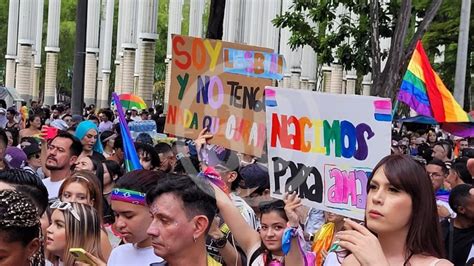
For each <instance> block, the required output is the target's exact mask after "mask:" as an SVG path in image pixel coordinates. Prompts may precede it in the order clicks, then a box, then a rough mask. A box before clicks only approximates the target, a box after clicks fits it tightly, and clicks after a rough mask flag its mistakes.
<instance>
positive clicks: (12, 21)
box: [5, 0, 20, 88]
mask: <svg viewBox="0 0 474 266" xmlns="http://www.w3.org/2000/svg"><path fill="white" fill-rule="evenodd" d="M19 8H20V0H10V3H9V6H8V35H7V53H6V55H5V59H6V60H7V63H6V69H5V70H6V72H5V86H6V87H11V88H14V87H15V72H16V71H15V70H16V62H15V60H16V58H17V47H18V12H19Z"/></svg>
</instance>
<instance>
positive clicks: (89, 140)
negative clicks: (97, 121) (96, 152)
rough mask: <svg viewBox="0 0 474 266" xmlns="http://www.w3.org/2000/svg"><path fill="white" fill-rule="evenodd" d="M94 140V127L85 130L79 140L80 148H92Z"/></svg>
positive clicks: (95, 135)
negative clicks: (84, 133)
mask: <svg viewBox="0 0 474 266" xmlns="http://www.w3.org/2000/svg"><path fill="white" fill-rule="evenodd" d="M96 141H97V131H95V130H94V129H89V131H87V133H86V135H85V136H84V137H83V138H82V140H81V143H82V148H83V149H84V151H86V152H90V151H92V149H93V148H94V145H95V143H96Z"/></svg>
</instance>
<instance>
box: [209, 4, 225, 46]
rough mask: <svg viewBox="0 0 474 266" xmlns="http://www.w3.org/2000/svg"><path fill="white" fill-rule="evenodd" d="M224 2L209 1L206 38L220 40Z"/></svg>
mask: <svg viewBox="0 0 474 266" xmlns="http://www.w3.org/2000/svg"><path fill="white" fill-rule="evenodd" d="M224 11H225V0H211V10H210V12H209V21H208V23H207V33H206V38H209V39H216V40H222V35H223V32H224V31H223V23H224Z"/></svg>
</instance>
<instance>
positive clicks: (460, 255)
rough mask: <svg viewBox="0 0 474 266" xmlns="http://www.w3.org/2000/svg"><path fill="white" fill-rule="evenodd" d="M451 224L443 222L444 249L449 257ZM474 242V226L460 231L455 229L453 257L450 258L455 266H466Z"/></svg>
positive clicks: (446, 221)
mask: <svg viewBox="0 0 474 266" xmlns="http://www.w3.org/2000/svg"><path fill="white" fill-rule="evenodd" d="M449 227H450V223H449V221H448V220H445V221H443V222H441V228H442V229H443V238H444V247H445V250H446V256H449V238H450V230H449ZM473 242H474V226H472V227H470V228H466V229H459V228H456V227H453V249H452V253H453V257H452V258H448V259H449V260H450V261H451V262H452V263H454V265H456V266H457V265H460V266H461V265H462V266H464V265H466V261H467V259H468V258H467V256H468V255H469V251H470V250H471V247H472V244H473Z"/></svg>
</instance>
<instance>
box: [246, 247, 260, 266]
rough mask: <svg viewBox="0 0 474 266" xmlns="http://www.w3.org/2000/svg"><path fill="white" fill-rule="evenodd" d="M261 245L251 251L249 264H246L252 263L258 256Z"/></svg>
mask: <svg viewBox="0 0 474 266" xmlns="http://www.w3.org/2000/svg"><path fill="white" fill-rule="evenodd" d="M263 251H264V250H263V247H262V246H260V247H259V248H258V249H257V250H255V251H254V252H253V253H252V256H250V260H249V264H248V265H252V263H253V262H254V261H255V260H256V259H257V258H258V256H260V255H261V254H262V253H263Z"/></svg>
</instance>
